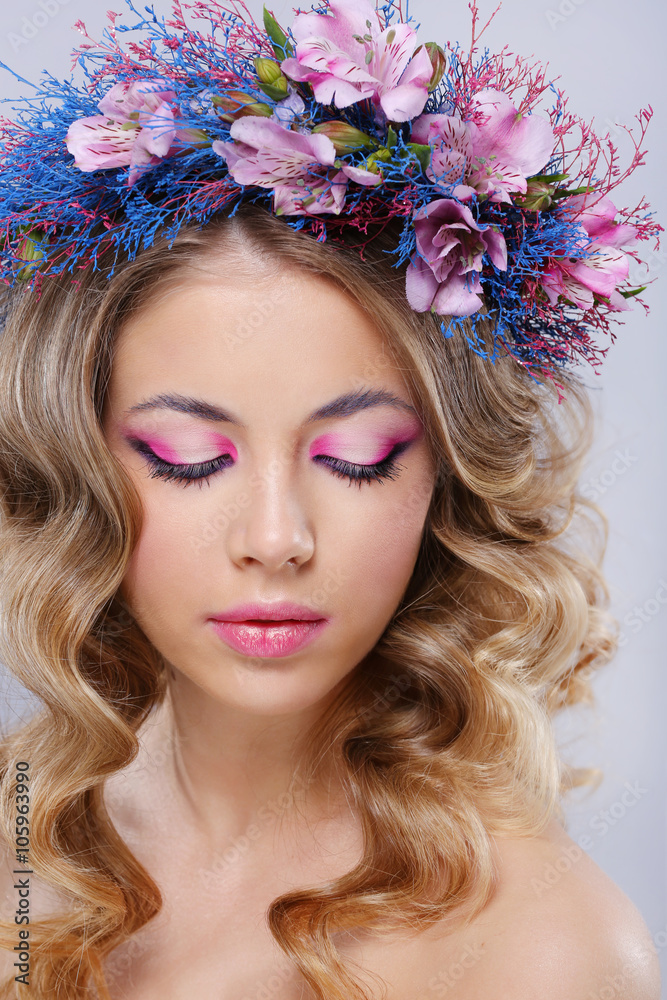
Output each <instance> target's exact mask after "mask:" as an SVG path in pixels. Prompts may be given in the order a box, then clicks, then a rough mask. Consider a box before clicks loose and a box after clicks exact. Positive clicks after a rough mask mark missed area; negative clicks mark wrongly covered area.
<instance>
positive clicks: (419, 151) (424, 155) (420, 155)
mask: <svg viewBox="0 0 667 1000" xmlns="http://www.w3.org/2000/svg"><path fill="white" fill-rule="evenodd" d="M408 149H409V150H410V151H411V152H412V153H414V155H415V156H416V157H417V159H418V160H419V162H420V163H421V165H422V169H423V170H424V171H426V168H427V167H429V166H430V165H431V147H430V146H423V145H421V143H418V142H409V143H408Z"/></svg>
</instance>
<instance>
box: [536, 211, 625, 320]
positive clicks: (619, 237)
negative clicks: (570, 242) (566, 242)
mask: <svg viewBox="0 0 667 1000" xmlns="http://www.w3.org/2000/svg"><path fill="white" fill-rule="evenodd" d="M593 198H595V195H591V194H590V193H589V194H583V195H581V194H580V195H573V196H572V197H570V198H566V199H564V200H563V201H562V202H561V210H565V211H566V212H567V214H568V215H571V216H573V217H574V219H576V221H577V222H578V223H579V225H580V226H581V239H580V240H578V241H577V246H579V247H588V248H589V249H591V250H593V251H595V252H594V255H593V256H592V257H587V258H578V259H577V258H574V257H566V258H565V259H564V260H559V261H555V262H554V263H553V264H552V265H551V266H550V267H548V268H547V269H546V271H545V272H544V274H543V275H542V278H541V282H540V284H541V286H542V288H543V289H544V291H545V292H546V294H547V297H548V299H549V302H550V303H551V304H552V305H555V304H556V302H557V301H558V298H559V296H561V295H562V296H563V297H564V298H565V299H567V300H568V301H569V302H572V303H574V305H577V306H581V308H582V309H590V308H592V306H593V305H594V302H595V299H594V295H599V296H602V297H603V298H605V299H608V300H609V306H610V308H611V309H612V310H613V311H614V312H623V311H625V310H627V309H629V308H630V306H629V305H628V303H627V301H626V300H625V298H624V297H623V296H622V295H621V293H620V292H619V291H618V287H617V286H618V285H620V284H622V283H623V282H624V281H625V280H626V279H627V277H628V273H629V269H630V266H629V261H628V257H627V254H625V253H623V251H622V250H621V249H620V247H621V246H631V245H632V244H633V243H634V242H635V240H636V236H637V229H636V228H635V226H629V225H625V224H623V225H618V224H617V223H615V222H614V217H615V215H616V206H615V205H614V203H613V202H612V200H611V199H610V198H607V197H604V198H597V200H595V201H593ZM587 203H588V204H587Z"/></svg>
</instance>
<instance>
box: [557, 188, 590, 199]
mask: <svg viewBox="0 0 667 1000" xmlns="http://www.w3.org/2000/svg"><path fill="white" fill-rule="evenodd" d="M589 191H595V188H594V187H580V188H569V189H568V188H558V190H556V191H554V193H553V197H554V198H569V197H570V196H571V195H574V194H588V192H589Z"/></svg>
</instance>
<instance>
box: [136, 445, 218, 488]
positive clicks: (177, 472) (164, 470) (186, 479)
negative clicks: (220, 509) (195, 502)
mask: <svg viewBox="0 0 667 1000" xmlns="http://www.w3.org/2000/svg"><path fill="white" fill-rule="evenodd" d="M132 444H133V445H134V447H135V448H136V450H137V451H138V452H139V454H141V455H143V457H144V458H145V459H146V460H147V461H148V463H149V464H150V466H151V467H152V469H151V473H150V478H151V479H164V480H165V481H166V482H173V483H179V484H182V485H183V486H189V485H190V484H191V483H195V482H196V483H198V484H199V488H200V489H201V487H202V486H203V485H204V483H206V485H207V486H208V485H210V483H209V480H210V478H211V476H213V475H215V473H216V472H219V470H220V469H223V468H225V466H226V465H228V459H229V457H230V456H229V455H220V456H219V457H218V458H214V459H212V460H211V461H210V462H196V463H194V464H191V465H172V464H171V462H165V460H164V459H163V458H160V457H159V456H158V455H156V454H155V452H154V451H152V450H151V449H150V448H149V447H148V445H147V444H144V442H143V441H137V440H134V441H132Z"/></svg>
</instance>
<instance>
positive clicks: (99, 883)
mask: <svg viewBox="0 0 667 1000" xmlns="http://www.w3.org/2000/svg"><path fill="white" fill-rule="evenodd" d="M393 240H394V237H393V236H392V234H390V233H387V232H385V233H380V234H378V235H377V237H376V238H375V239H374V240H373V241H372V242H371V243H370V244H369V245H368V247H367V249H366V252H365V259H361V258H360V255H359V253H358V251H357V249H355V247H354V246H353V245H352V240H351V238H350V239H349V240H348V242H349V243H350V245H349V246H344V245H342V244H341V245H337V246H335V247H333V246H331V245H329V244H324V243H318V242H317V241H316V240H314V239H313V238H312V237H310V236H307V235H305V234H304V233H301V232H297V231H294V230H293V229H291V228H290V227H288V226H286V225H285V223H284V222H283V221H281V220H279V219H277V218H275V217H274V216H271V215H270V214H268V213H267V212H265V211H264V210H261V209H252V208H249V207H245V208H244V209H243V210H242V211H240V212H239V213H237V215H235V216H234V217H233V218H229V217H217V218H215V219H213V220H212V221H211V222H209V223H208V224H207V225H206V226H204V227H202V228H197V227H194V226H186V227H183V228H182V229H181V231H180V232H179V234H178V236H177V237H176V239H175V241H174V242H173V243H172V244H170V243H169V242H168V241H167V239H166V237H162V238H161V239H159V240H158V241H156V243H155V244H154V245H153V246H151V247H149V248H147V249H145V250H143V251H142V252H141V253H140V254H139V256H138V257H137V258H136V259H134V260H132V261H124V262H122V263H121V265H120V266H117V267H116V268H115V270H114V269H113V268H112V267H111V264H110V262H109V261H105V260H104V259H102V260H101V261H100V262H99V264H100V266H99V267H98V269H97V270H89V271H87V272H85V273H83V274H82V275H79V276H77V282H78V285H77V288H76V289H73V288H72V286H71V284H70V283H69V281H68V280H67V279H62V280H60V281H48V282H45V283H44V285H43V287H42V288H41V290H40V292H39V294H38V293H36V292H34V291H28V290H21V291H13V292H11V293H7V295H6V302H5V308H6V311H7V315H6V323H5V327H4V331H3V332H2V335H1V336H0V398H2V400H3V404H2V407H1V408H0V494H1V496H2V506H1V523H0V544H1V546H2V551H3V562H2V570H1V578H0V593H1V595H2V603H3V631H2V636H1V644H0V654H1V656H2V659H3V660H4V662H5V664H6V665H7V667H8V668H9V670H10V671H11V673H12V674H13V675H14V676H15V677H16V678H17V679H18V680H19V681H20V682H21V683H22V684H23V685H25V687H26V688H28V689H29V690H30V691H31V692H32V693H33V694H34V695H35V696H36V697H37V699H38V700H39V703H40V705H41V706H42V707H41V709H40V710H39V711H38V712H36V714H35V715H34V716H33V717H32V718H31V719H30V720H29V721H28V722H27V723H25V724H24V725H22V726H21V727H20V728H18V729H17V730H14V731H12V732H8V733H6V734H5V737H4V739H3V741H2V743H1V744H0V775H1V777H2V783H1V799H0V830H1V837H2V839H3V840H4V841H6V845H7V847H8V848H12V847H13V843H14V842H13V833H14V830H13V825H14V819H15V802H14V797H13V796H14V785H13V781H12V779H13V774H14V768H15V764H16V762H17V761H21V760H27V761H29V762H30V771H31V774H32V775H33V778H32V783H31V852H30V860H31V866H32V868H33V870H34V872H35V873H36V874H37V875H38V876H40V877H41V878H42V879H43V880H44V881H45V882H47V883H49V884H50V885H52V886H54V887H56V888H57V889H58V890H59V891H60V892H61V893H63V894H64V895H65V896H66V897H67V898H68V899H69V900H70V901H71V905H70V907H69V909H68V911H67V912H65V913H54V914H51V915H50V916H49V917H48V918H45V919H43V920H38V921H35V922H32V923H31V946H30V951H31V972H30V976H31V985H30V992H29V993H28V991H27V989H26V987H24V986H21V985H20V984H16V983H15V982H14V981H13V980H10V981H8V982H6V983H5V984H4V986H3V987H2V988H1V989H0V997H4V998H9V997H13V996H19V997H20V996H28V995H29V996H31V997H39V998H41V997H44V998H46V997H49V998H67V1000H79V998H81V1000H82V998H84V997H86V996H89V995H90V992H91V990H92V991H93V992H96V995H97V996H99V997H100V998H102V1000H109V998H110V994H109V992H108V987H107V985H106V984H105V976H104V960H105V958H106V957H107V956H108V955H109V953H110V952H111V951H112V950H113V949H115V948H116V947H117V946H118V945H120V944H121V943H122V942H123V941H125V940H126V939H128V938H129V937H130V935H132V934H133V933H134V932H135V931H137V930H138V929H139V928H141V927H142V926H143V925H145V924H146V923H147V921H149V920H150V919H151V918H152V917H153V916H155V914H156V913H157V912H158V911H159V909H160V907H161V896H160V890H159V887H158V885H157V884H156V883H155V882H154V880H153V879H152V878H151V877H150V875H149V874H148V872H147V871H146V870H145V869H144V868H143V866H142V865H141V864H140V863H139V862H138V861H137V860H136V859H135V858H134V856H133V855H132V853H131V851H130V850H129V848H128V847H127V846H126V844H125V843H124V842H123V840H122V839H121V837H120V836H119V834H118V833H117V831H116V830H115V828H114V826H113V823H112V821H111V819H110V816H109V814H108V812H107V809H106V806H105V800H104V797H103V790H104V784H105V780H106V779H107V778H108V777H109V776H110V775H112V774H114V773H115V772H117V771H119V770H121V769H122V768H124V767H126V766H127V765H128V764H129V763H130V762H131V761H132V760H133V758H134V757H135V756H136V754H137V752H138V749H139V738H138V735H137V733H138V730H139V729H140V727H141V725H142V723H143V722H144V720H146V719H147V717H148V716H149V714H150V713H151V711H152V710H153V709H154V707H156V706H157V705H159V704H160V703H161V702H162V700H163V698H164V696H165V692H166V667H165V663H164V661H163V659H162V657H161V655H160V654H159V653H158V651H157V650H156V649H155V648H154V647H153V646H152V644H151V643H150V642H149V640H148V639H147V638H146V636H145V635H144V634H143V632H142V631H141V629H140V628H139V626H138V625H137V623H136V622H135V621H134V620H133V619H132V618H131V616H130V617H128V614H127V608H126V607H124V605H123V602H122V601H121V600H120V598H119V595H118V588H119V585H120V584H121V581H122V579H123V575H124V571H125V568H126V566H127V563H128V560H129V558H130V555H131V552H132V550H133V547H134V545H135V543H136V541H137V538H138V534H139V531H140V526H141V509H140V502H139V498H138V496H137V495H136V492H135V490H134V488H133V486H132V484H131V483H130V481H129V479H128V477H127V475H126V474H125V472H124V470H123V469H122V467H121V466H120V464H119V463H118V461H117V460H116V459H115V458H114V456H113V455H112V454H111V453H110V451H109V449H108V448H107V446H106V443H105V439H104V437H103V434H102V430H101V414H102V407H103V404H104V398H105V391H106V387H107V384H108V380H109V375H110V371H111V366H112V362H113V349H114V340H115V337H116V334H117V332H118V330H119V328H120V327H121V325H122V323H123V322H124V320H126V319H127V317H128V316H129V315H131V314H133V312H134V311H135V310H136V309H137V308H138V307H139V306H145V305H146V304H147V303H148V302H150V301H152V299H153V296H155V295H157V294H159V292H160V291H162V290H164V289H165V288H167V287H169V286H170V285H173V283H174V281H176V280H178V279H180V278H181V277H183V276H184V275H186V276H187V274H188V273H192V269H197V268H201V267H202V266H205V267H207V268H208V269H210V268H211V267H212V266H215V264H216V263H217V262H218V261H220V262H224V260H225V257H226V255H229V254H233V253H234V252H235V250H237V249H238V248H239V247H240V246H242V247H244V248H245V249H246V250H249V252H250V253H252V254H257V255H260V256H261V257H262V258H263V259H268V260H271V261H273V262H274V263H275V264H277V265H278V266H285V267H296V268H301V269H302V270H303V271H305V272H308V273H311V274H317V275H319V276H322V277H325V278H327V280H329V281H331V282H333V283H334V284H335V285H337V286H338V287H339V288H340V289H341V290H343V291H344V292H345V293H347V294H348V295H349V296H351V297H352V298H353V299H354V300H355V301H356V302H357V303H358V304H359V305H361V307H362V308H363V309H365V310H366V311H367V312H368V313H369V314H370V315H371V316H372V317H373V319H374V321H375V323H376V324H377V327H378V329H379V330H380V331H381V332H382V334H383V337H384V340H385V343H386V345H387V347H388V349H389V351H390V352H391V353H392V355H393V356H394V357H395V358H396V359H397V361H398V363H399V364H400V366H401V371H402V373H403V374H404V376H405V378H406V380H407V383H408V385H409V388H410V391H411V394H412V396H413V398H414V401H415V403H416V405H417V406H418V407H419V409H420V411H421V415H422V419H423V423H424V426H425V430H426V434H427V440H428V442H429V447H430V449H431V451H432V455H433V458H434V461H435V463H436V468H437V477H436V482H435V489H434V492H433V496H432V500H431V505H430V508H429V511H428V515H427V518H426V522H425V525H424V531H423V537H422V543H421V548H420V552H419V556H418V559H417V563H416V565H415V569H414V573H413V576H412V579H411V581H410V584H409V586H408V589H407V591H406V593H405V595H404V598H403V600H402V601H401V604H400V606H399V607H398V608H397V609H396V611H395V614H394V615H393V617H392V619H391V621H390V622H389V624H388V625H387V628H386V630H385V632H384V634H383V635H382V636H381V638H380V640H379V642H378V643H377V646H376V648H375V650H374V651H373V655H372V656H369V657H367V658H366V659H365V661H364V662H363V664H362V665H358V667H357V668H355V669H354V670H353V671H352V672H351V673H350V675H349V677H348V682H347V686H346V687H345V689H344V690H343V691H342V692H341V694H340V696H339V697H338V699H337V701H336V702H335V703H334V704H333V705H331V706H330V708H329V709H328V710H327V715H326V717H325V718H324V719H323V720H321V721H320V722H319V723H318V726H317V729H316V730H313V732H312V733H311V734H310V741H309V754H308V757H307V758H304V760H303V762H302V764H301V765H300V767H301V769H302V777H303V780H304V781H309V780H312V779H313V777H315V776H316V775H317V773H318V767H319V766H320V765H321V762H322V759H323V755H324V754H326V756H327V759H328V760H329V761H330V760H332V759H333V760H335V761H336V763H337V766H338V768H339V771H340V773H341V775H342V780H343V782H344V787H345V789H346V792H347V794H348V796H349V799H350V801H351V802H352V803H353V804H354V808H355V809H356V811H357V813H358V816H359V818H360V821H361V824H362V828H363V834H364V851H363V856H362V858H361V860H360V861H359V863H358V864H357V865H356V866H355V867H354V868H353V869H352V870H351V871H349V872H348V873H347V874H345V875H343V876H342V877H340V878H337V879H335V880H333V881H331V882H329V883H327V884H324V885H322V886H320V887H319V888H317V889H316V890H313V889H312V888H308V889H304V890H302V891H293V892H289V893H285V894H283V895H281V896H280V897H279V898H277V899H275V900H274V901H273V902H272V904H271V906H270V907H269V910H268V913H267V917H268V921H269V925H270V928H271V931H272V933H273V935H274V937H275V939H276V940H277V942H278V943H279V944H280V946H281V948H282V949H283V950H284V952H285V953H286V954H287V955H288V956H289V957H290V958H291V959H292V960H293V962H294V963H295V964H296V966H297V967H298V969H299V970H300V972H301V973H302V975H303V977H304V978H305V980H306V981H307V982H308V984H309V986H310V988H311V989H312V991H313V993H314V995H315V996H316V997H318V998H325V997H326V998H327V1000H350V998H355V1000H368V992H367V991H366V990H365V989H364V988H362V987H361V986H360V985H359V983H358V982H357V981H356V980H355V978H354V976H353V975H352V974H351V973H350V971H349V970H348V969H346V967H345V966H344V965H343V962H342V961H341V958H340V955H339V953H338V952H337V950H336V947H335V945H334V942H333V939H332V934H333V933H334V932H335V931H337V930H340V929H345V928H350V927H354V926H357V927H358V926H365V927H371V926H372V927H379V926H382V927H385V928H387V927H391V928H395V927H405V926H408V925H409V926H410V927H412V928H415V927H416V928H421V927H426V926H427V925H429V924H431V923H433V922H435V921H436V920H439V919H441V918H442V917H443V916H444V915H445V914H448V913H450V912H453V911H457V912H460V913H461V914H462V915H464V916H465V919H471V918H472V916H474V915H475V914H476V913H478V912H479V911H480V910H481V909H482V908H483V907H484V905H485V903H486V901H487V900H488V898H489V896H490V894H491V891H492V889H493V885H494V865H493V860H492V854H491V850H490V837H491V836H492V835H493V834H494V833H503V832H504V833H512V834H513V835H515V836H521V835H525V836H531V835H534V834H536V833H538V832H540V831H541V830H542V829H543V828H544V826H545V825H546V824H547V823H548V821H549V820H550V818H551V817H552V815H554V814H557V815H558V816H559V818H561V819H562V818H563V812H562V805H561V802H560V800H561V798H562V796H563V794H564V792H565V791H566V790H567V789H569V788H571V787H572V786H574V785H581V784H585V783H590V782H591V781H592V780H593V778H594V773H595V772H593V771H591V770H581V769H575V768H573V767H572V766H570V765H566V764H565V763H564V762H563V761H562V760H561V759H560V755H559V751H558V748H557V743H556V738H555V735H554V731H553V725H552V717H553V715H554V714H555V713H556V712H557V711H558V710H559V709H561V708H563V707H564V706H567V705H574V704H576V703H579V702H589V703H590V702H591V701H592V692H591V688H590V683H589V676H590V672H591V669H592V668H594V667H597V666H599V665H601V664H602V663H604V662H606V661H607V660H608V659H609V658H610V656H611V654H612V652H613V649H614V639H613V634H612V629H611V627H610V621H609V619H608V617H607V614H606V611H605V603H606V599H607V595H606V589H605V586H604V581H603V578H602V576H601V574H600V570H599V566H600V560H601V558H602V552H603V549H604V541H605V535H604V531H600V530H599V529H600V526H601V525H602V527H604V524H603V522H602V521H601V520H600V515H599V512H597V511H596V510H592V509H591V508H592V505H591V504H589V503H587V502H586V501H585V500H583V498H581V497H580V496H579V495H578V493H577V490H576V485H577V480H578V477H579V474H580V468H581V463H582V460H583V458H584V456H585V453H586V450H587V448H588V445H589V443H590V438H591V422H592V420H591V409H590V404H589V402H588V399H587V395H586V392H585V390H584V388H582V386H581V384H580V382H579V381H578V380H577V379H576V378H575V377H574V376H566V378H565V385H566V399H565V401H564V402H562V403H560V404H559V403H558V401H557V394H556V391H555V390H554V388H553V385H551V384H549V383H546V384H542V383H539V382H538V381H536V380H535V379H533V378H531V377H530V375H529V374H528V373H527V371H526V370H525V369H523V368H522V367H521V366H520V365H519V364H517V362H516V361H515V360H513V359H512V358H510V357H501V358H499V359H498V360H497V361H496V362H495V363H491V362H490V361H489V360H487V359H484V358H482V357H480V356H479V355H478V354H477V353H476V352H474V351H473V350H471V349H470V348H469V347H468V346H467V344H466V343H465V338H464V336H462V335H461V334H458V335H456V336H454V337H451V338H449V339H445V338H443V336H442V333H441V330H440V325H439V324H440V320H439V318H438V317H434V316H432V315H431V314H429V313H425V314H416V313H414V312H412V311H411V310H410V308H409V306H408V304H407V302H406V299H405V290H404V281H405V278H404V273H403V271H402V270H401V269H396V268H393V267H391V266H390V264H389V263H388V258H387V255H386V253H385V252H384V251H385V250H386V249H387V248H389V247H391V245H392V244H393ZM361 668H363V669H361ZM15 943H16V927H15V925H14V924H13V922H12V923H10V922H3V923H2V924H0V945H1V946H2V947H4V948H8V949H11V948H13V946H14V944H15Z"/></svg>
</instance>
